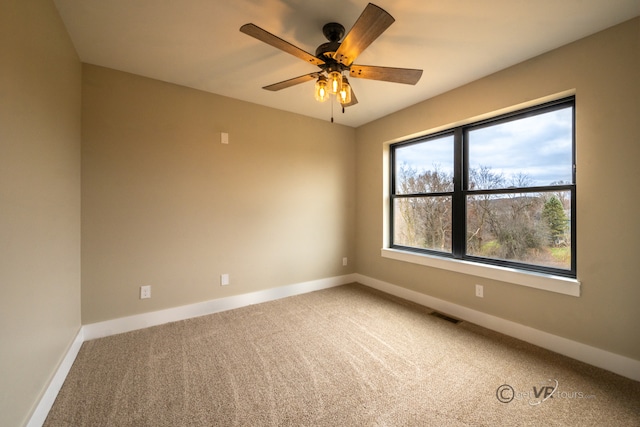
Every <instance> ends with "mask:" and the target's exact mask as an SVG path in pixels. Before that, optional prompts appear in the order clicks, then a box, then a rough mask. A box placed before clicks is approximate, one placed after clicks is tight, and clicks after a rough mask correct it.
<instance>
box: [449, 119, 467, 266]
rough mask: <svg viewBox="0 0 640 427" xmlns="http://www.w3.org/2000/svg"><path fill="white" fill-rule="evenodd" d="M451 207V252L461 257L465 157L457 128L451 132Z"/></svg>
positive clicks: (460, 135)
mask: <svg viewBox="0 0 640 427" xmlns="http://www.w3.org/2000/svg"><path fill="white" fill-rule="evenodd" d="M453 138H454V142H453V164H454V168H453V200H452V203H453V207H452V210H453V212H452V218H451V221H452V231H451V234H452V235H451V239H452V253H453V257H454V258H462V257H463V256H464V253H465V249H466V248H465V243H466V239H465V236H466V234H467V231H466V220H465V216H466V207H465V205H466V204H465V200H464V190H465V177H466V168H465V163H466V162H465V159H464V151H465V150H464V131H463V129H462V128H457V129H456V130H455V132H454V134H453Z"/></svg>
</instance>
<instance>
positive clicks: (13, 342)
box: [0, 0, 81, 426]
mask: <svg viewBox="0 0 640 427" xmlns="http://www.w3.org/2000/svg"><path fill="white" fill-rule="evenodd" d="M0 40H1V41H0V424H2V425H3V426H19V425H22V424H23V423H24V422H26V420H27V418H28V416H29V414H30V413H31V412H32V410H33V409H34V405H35V404H36V403H37V402H38V400H39V397H40V395H41V393H42V392H43V391H44V388H45V387H46V386H47V384H48V381H49V379H50V378H51V377H52V375H53V373H54V372H55V370H56V368H57V366H58V364H59V362H60V361H61V360H62V358H63V356H64V355H65V353H66V351H67V349H68V347H69V345H70V344H71V342H72V341H73V339H74V338H75V336H76V334H77V332H78V330H79V328H80V125H81V122H80V101H81V96H80V90H81V65H80V62H79V60H78V57H77V56H76V53H75V50H74V48H73V46H72V44H71V41H70V39H69V37H68V36H67V32H66V30H65V28H64V26H63V24H62V21H61V19H60V18H59V16H58V13H57V11H56V9H55V7H54V6H53V3H52V2H51V1H49V0H42V1H40V0H30V1H22V0H8V1H2V2H0Z"/></svg>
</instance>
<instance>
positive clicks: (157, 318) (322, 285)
mask: <svg viewBox="0 0 640 427" xmlns="http://www.w3.org/2000/svg"><path fill="white" fill-rule="evenodd" d="M353 282H358V283H361V284H363V285H365V286H369V287H371V288H374V289H378V290H380V291H382V292H386V293H388V294H391V295H395V296H397V297H400V298H404V299H406V300H409V301H413V302H415V303H417V304H420V305H424V306H426V307H430V308H432V309H434V310H438V311H442V312H443V313H445V314H450V315H452V316H455V317H458V318H460V319H463V320H467V321H469V322H472V323H475V324H477V325H480V326H483V327H485V328H488V329H491V330H494V331H497V332H500V333H503V334H505V335H509V336H511V337H514V338H518V339H521V340H523V341H526V342H529V343H531V344H535V345H538V346H540V347H543V348H546V349H548V350H552V351H555V352H557V353H560V354H563V355H565V356H568V357H571V358H573V359H576V360H580V361H582V362H585V363H588V364H590V365H593V366H597V367H599V368H603V369H606V370H608V371H611V372H615V373H617V374H619V375H622V376H625V377H627V378H631V379H633V380H636V381H640V361H638V360H634V359H630V358H628V357H624V356H620V355H617V354H615V353H611V352H608V351H605V350H601V349H598V348H595V347H591V346H588V345H585V344H582V343H579V342H576V341H571V340H569V339H566V338H562V337H559V336H556V335H553V334H549V333H547V332H543V331H540V330H537V329H533V328H530V327H528V326H524V325H521V324H519V323H515V322H511V321H509V320H505V319H501V318H499V317H495V316H491V315H489V314H486V313H483V312H480V311H476V310H472V309H470V308H467V307H463V306H460V305H457V304H453V303H451V302H448V301H444V300H440V299H438V298H434V297H430V296H428V295H425V294H421V293H419V292H415V291H412V290H409V289H406V288H402V287H400V286H396V285H393V284H391V283H388V282H383V281H381V280H377V279H373V278H371V277H367V276H364V275H361V274H347V275H344V276H337V277H331V278H327V279H320V280H313V281H309V282H303V283H297V284H293V285H288V286H282V287H279V288H273V289H266V290H263V291H257V292H251V293H248V294H243V295H236V296H232V297H227V298H220V299H216V300H211V301H205V302H201V303H196V304H191V305H186V306H182V307H175V308H169V309H166V310H160V311H154V312H151V313H144V314H139V315H135V316H128V317H123V318H120V319H114V320H107V321H104V322H98V323H92V324H89V325H84V326H83V327H82V328H80V331H79V332H78V334H77V335H76V338H75V339H74V341H73V343H72V344H71V346H70V347H69V350H68V351H67V354H66V355H65V357H64V358H63V360H62V362H61V363H60V366H59V367H58V369H57V371H56V373H55V375H54V376H53V378H52V380H51V382H50V383H49V386H48V387H47V389H46V390H45V392H44V394H43V396H42V398H41V399H40V402H39V403H38V405H37V406H36V409H35V410H34V412H33V414H32V416H31V418H30V420H29V422H28V423H27V427H38V426H42V424H43V423H44V421H45V420H46V418H47V414H48V413H49V410H50V409H51V407H52V406H53V403H54V402H55V399H56V397H57V396H58V392H59V391H60V388H62V385H63V384H64V380H65V379H66V377H67V374H68V373H69V370H70V369H71V366H72V365H73V362H74V361H75V359H76V356H77V355H78V352H79V351H80V347H81V346H82V343H83V342H84V341H88V340H91V339H95V338H101V337H105V336H109V335H115V334H119V333H123V332H129V331H133V330H136V329H143V328H148V327H150V326H156V325H161V324H164V323H169V322H175V321H178V320H185V319H190V318H193V317H198V316H204V315H207V314H213V313H218V312H221V311H226V310H232V309H234V308H240V307H245V306H248V305H252V304H259V303H263V302H268V301H273V300H277V299H281V298H286V297H290V296H294V295H300V294H304V293H307V292H313V291H318V290H321V289H327V288H332V287H335V286H340V285H346V284H347V283H353Z"/></svg>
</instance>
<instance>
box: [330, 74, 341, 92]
mask: <svg viewBox="0 0 640 427" xmlns="http://www.w3.org/2000/svg"><path fill="white" fill-rule="evenodd" d="M340 86H342V74H340V72H339V71H332V72H330V73H329V89H330V90H331V93H333V94H337V93H338V92H340Z"/></svg>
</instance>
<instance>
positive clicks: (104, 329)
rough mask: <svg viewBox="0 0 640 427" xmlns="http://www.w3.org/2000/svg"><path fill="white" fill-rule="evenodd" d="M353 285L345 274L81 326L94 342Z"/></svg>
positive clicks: (349, 276) (353, 277)
mask: <svg viewBox="0 0 640 427" xmlns="http://www.w3.org/2000/svg"><path fill="white" fill-rule="evenodd" d="M352 282H355V274H347V275H344V276H336V277H330V278H327V279H320V280H313V281H310V282H302V283H296V284H293V285H287V286H281V287H278V288H273V289H265V290H263V291H257V292H250V293H248V294H242V295H235V296H232V297H226V298H219V299H215V300H210V301H204V302H200V303H196V304H190V305H185V306H181V307H174V308H168V309H166V310H159V311H153V312H150V313H143V314H138V315H135V316H128V317H122V318H119V319H113V320H106V321H104V322H98V323H91V324H89V325H84V326H83V327H82V329H83V330H84V339H85V340H92V339H95V338H102V337H106V336H109V335H115V334H121V333H123V332H129V331H134V330H136V329H144V328H148V327H150V326H157V325H162V324H164V323H169V322H176V321H178V320H185V319H191V318H193V317H199V316H204V315H207V314H213V313H218V312H221V311H226V310H232V309H234V308H240V307H244V306H247V305H252V304H259V303H262V302H267V301H273V300H276V299H280V298H286V297H290V296H294V295H299V294H303V293H307V292H313V291H318V290H321V289H326V288H331V287H334V286H340V285H346V284H347V283H352Z"/></svg>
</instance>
